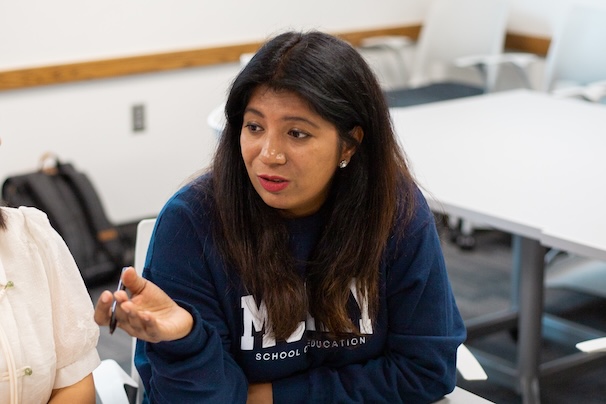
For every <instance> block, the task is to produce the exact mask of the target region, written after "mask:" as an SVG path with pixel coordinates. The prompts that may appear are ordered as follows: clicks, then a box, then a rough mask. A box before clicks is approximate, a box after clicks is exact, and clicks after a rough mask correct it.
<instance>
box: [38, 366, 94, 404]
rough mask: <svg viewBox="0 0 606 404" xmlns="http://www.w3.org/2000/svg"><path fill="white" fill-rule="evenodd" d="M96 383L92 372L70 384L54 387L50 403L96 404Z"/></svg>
mask: <svg viewBox="0 0 606 404" xmlns="http://www.w3.org/2000/svg"><path fill="white" fill-rule="evenodd" d="M95 401H96V396H95V383H94V381H93V375H92V373H91V374H89V375H88V376H86V377H85V378H84V379H82V380H80V381H79V382H77V383H74V384H72V385H70V386H66V387H62V388H60V389H53V392H52V393H51V396H50V400H49V401H48V404H72V403H78V404H94V403H95Z"/></svg>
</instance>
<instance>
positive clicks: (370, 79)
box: [212, 32, 414, 340]
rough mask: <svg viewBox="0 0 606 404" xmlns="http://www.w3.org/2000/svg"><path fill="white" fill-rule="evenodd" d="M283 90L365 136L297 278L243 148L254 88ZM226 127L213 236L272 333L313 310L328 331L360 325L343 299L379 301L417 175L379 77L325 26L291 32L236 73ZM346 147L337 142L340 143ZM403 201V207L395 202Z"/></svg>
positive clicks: (344, 130)
mask: <svg viewBox="0 0 606 404" xmlns="http://www.w3.org/2000/svg"><path fill="white" fill-rule="evenodd" d="M260 85H264V86H268V88H270V89H272V90H278V91H289V92H293V93H295V94H297V95H298V96H300V97H302V98H303V99H304V100H306V101H307V102H308V104H309V106H310V107H311V108H312V109H313V110H315V112H317V113H318V114H319V115H320V116H322V117H323V118H324V119H325V120H327V121H329V122H331V123H332V124H333V125H335V127H336V129H337V131H338V133H339V137H340V140H341V142H344V143H345V144H349V145H351V144H354V145H356V144H357V142H356V140H355V139H354V138H353V137H352V136H351V134H350V132H351V131H352V129H354V128H355V127H356V126H359V127H360V128H361V129H362V130H363V132H364V138H363V140H362V142H361V143H360V144H359V145H357V151H356V153H355V154H354V156H353V157H352V158H351V161H350V163H349V165H348V166H347V167H346V168H345V169H340V170H336V173H335V175H334V177H333V180H332V188H331V191H330V195H329V199H328V201H327V202H326V204H325V208H326V209H327V210H328V212H327V215H328V216H327V217H328V219H327V220H326V224H325V226H324V228H323V230H322V234H321V237H320V239H319V241H318V244H317V246H316V247H315V249H314V251H313V252H312V255H311V258H310V260H309V262H308V263H307V274H306V276H305V279H302V278H301V276H300V275H298V274H297V271H296V270H295V262H294V260H293V258H292V257H291V255H290V252H289V247H288V232H287V230H286V227H285V224H284V220H283V218H282V217H281V216H280V214H279V212H278V211H277V210H276V209H273V208H271V207H269V206H267V205H266V204H265V203H264V202H263V200H262V199H261V198H260V197H259V195H258V194H257V193H256V191H255V190H254V188H253V186H252V184H251V183H250V180H249V177H248V175H247V172H246V168H245V165H244V162H243V160H242V155H241V151H240V132H241V130H242V123H243V114H244V109H245V107H246V106H247V104H248V102H249V99H250V96H251V94H252V92H253V90H254V89H255V88H257V87H258V86H260ZM225 114H226V118H227V124H226V127H225V129H224V132H223V134H222V136H221V139H220V141H219V145H218V148H217V152H216V154H215V157H214V160H213V167H212V171H213V188H214V197H215V202H216V212H217V226H216V228H215V232H216V240H217V243H218V245H219V248H220V250H221V252H222V254H223V256H224V258H225V259H226V261H227V262H228V263H229V264H230V265H231V266H233V267H234V268H236V270H237V271H238V273H239V275H240V277H241V278H242V280H243V282H244V285H245V286H246V287H247V289H248V291H249V292H250V293H252V294H253V295H255V296H257V297H260V298H262V299H263V300H264V302H265V304H266V307H267V310H268V316H269V324H270V327H271V330H270V331H271V332H273V334H274V336H275V337H276V339H278V340H283V339H286V338H287V337H289V336H290V335H291V333H292V332H293V331H294V330H295V329H296V327H297V326H298V324H299V322H300V321H301V320H304V319H305V318H306V314H307V312H308V311H309V313H310V314H311V315H312V316H313V317H314V318H315V320H316V321H318V322H320V323H321V324H322V325H323V326H324V327H325V328H326V329H327V330H328V331H329V332H330V333H331V334H332V335H333V336H336V335H338V334H342V333H346V332H351V331H352V330H353V332H357V330H358V328H357V327H356V325H355V324H354V323H353V322H352V321H351V320H350V317H349V315H348V309H347V303H348V300H349V297H350V293H351V292H350V285H351V283H352V281H353V280H355V282H356V289H357V291H358V296H357V297H358V298H361V299H366V301H368V303H369V310H370V313H371V316H374V315H375V314H376V311H377V306H378V296H379V284H378V283H379V282H378V280H379V266H380V262H381V258H382V256H383V253H384V251H385V247H386V243H387V240H388V238H389V235H390V233H391V232H392V230H393V229H392V227H393V223H394V220H395V218H396V216H397V215H398V214H403V215H404V220H408V219H409V218H410V215H411V212H412V210H413V209H412V203H413V197H412V193H413V187H414V184H413V180H412V178H411V175H410V173H409V171H408V168H407V166H406V162H405V159H404V157H403V154H402V152H401V151H400V149H399V147H398V144H397V141H396V138H395V136H394V133H393V129H392V126H391V120H390V116H389V111H388V108H387V105H386V103H385V99H384V96H383V93H382V91H381V88H380V87H379V84H378V82H377V80H376V78H375V76H374V74H373V73H372V71H371V69H370V68H369V66H368V65H367V63H366V62H365V61H364V59H363V58H362V57H361V56H360V54H359V53H358V52H357V51H356V50H355V49H354V48H352V47H351V46H350V45H349V44H347V43H346V42H344V41H342V40H340V39H337V38H335V37H334V36H331V35H328V34H324V33H321V32H308V33H298V32H288V33H284V34H281V35H278V36H276V37H275V38H273V39H272V40H270V41H269V42H267V43H266V44H265V45H264V46H263V47H262V48H261V49H260V50H259V51H258V52H257V53H256V54H255V56H254V57H253V58H252V60H251V61H250V62H249V63H248V64H247V65H246V66H245V67H244V68H243V70H242V71H241V72H240V74H239V75H238V76H237V77H236V79H235V80H234V82H233V85H232V87H231V90H230V92H229V96H228V99H227V103H226V107H225ZM342 144H343V143H342ZM399 206H402V207H404V211H403V212H401V211H399V209H398V207H399Z"/></svg>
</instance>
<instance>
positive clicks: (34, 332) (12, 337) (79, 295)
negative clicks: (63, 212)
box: [0, 207, 99, 404]
mask: <svg viewBox="0 0 606 404" xmlns="http://www.w3.org/2000/svg"><path fill="white" fill-rule="evenodd" d="M92 313H93V306H92V302H91V300H90V296H89V295H88V292H87V290H86V287H85V286H84V282H83V281H82V277H81V276H80V272H79V271H78V268H77V267H76V263H75V262H74V259H73V258H72V256H71V254H70V252H69V250H68V249H67V246H66V245H65V243H64V242H63V239H62V238H61V237H60V236H59V234H57V232H56V231H55V230H54V229H53V228H52V227H51V225H50V223H49V221H48V218H47V217H46V215H45V214H44V213H42V212H41V211H39V210H37V209H35V208H26V207H21V208H18V209H14V208H6V207H1V208H0V403H7V404H9V403H10V404H16V403H94V402H95V386H94V383H93V376H92V371H93V370H94V369H95V368H96V367H97V365H98V364H99V355H98V353H97V349H96V346H97V340H98V339H99V327H98V326H97V325H96V324H95V323H94V322H93V321H92V319H91V316H92Z"/></svg>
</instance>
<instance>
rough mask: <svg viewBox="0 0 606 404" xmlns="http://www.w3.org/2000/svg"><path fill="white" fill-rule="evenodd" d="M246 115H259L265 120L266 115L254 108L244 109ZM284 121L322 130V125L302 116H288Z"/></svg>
mask: <svg viewBox="0 0 606 404" xmlns="http://www.w3.org/2000/svg"><path fill="white" fill-rule="evenodd" d="M244 113H245V114H246V113H251V114H253V115H257V116H259V117H261V118H265V114H263V112H261V111H259V110H258V109H255V108H252V107H246V109H244ZM281 120H282V121H288V122H304V123H307V124H309V125H311V126H313V127H314V128H316V129H319V128H320V125H318V124H317V123H315V122H313V121H311V120H309V119H307V118H304V117H302V116H297V115H286V116H284V117H282V118H281Z"/></svg>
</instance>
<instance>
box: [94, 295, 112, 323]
mask: <svg viewBox="0 0 606 404" xmlns="http://www.w3.org/2000/svg"><path fill="white" fill-rule="evenodd" d="M113 301H114V297H113V295H112V292H110V291H109V290H105V291H103V293H101V296H99V299H98V300H97V306H96V307H95V322H96V323H97V324H99V325H108V324H109V317H110V308H111V306H112V302H113Z"/></svg>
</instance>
